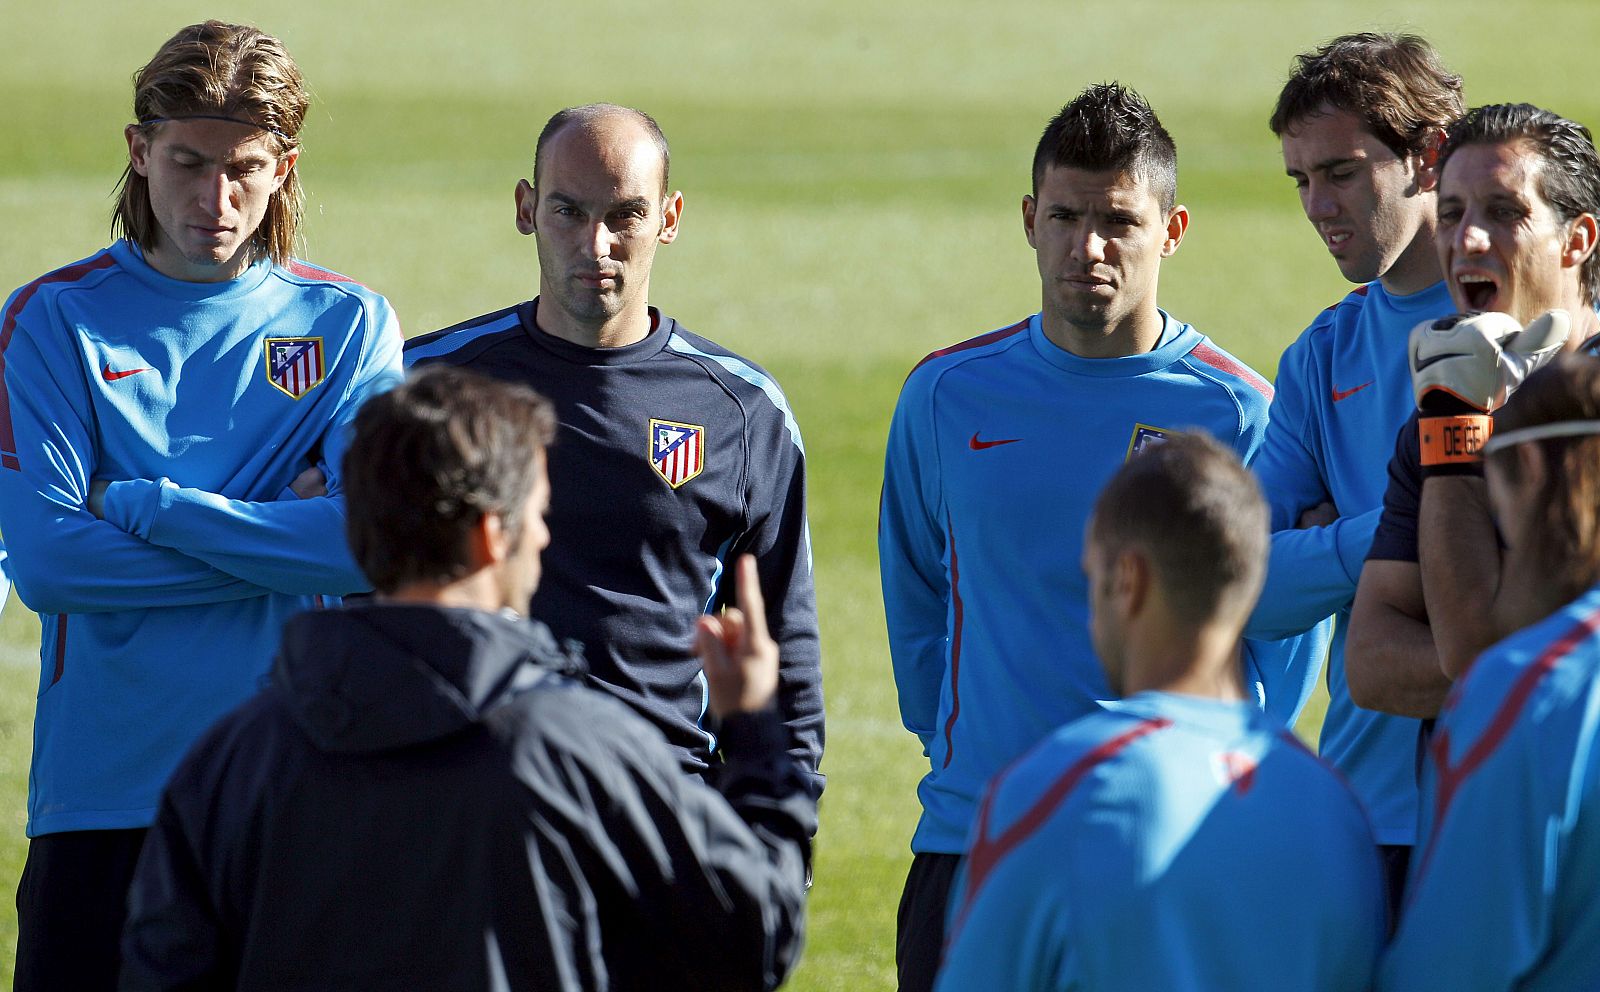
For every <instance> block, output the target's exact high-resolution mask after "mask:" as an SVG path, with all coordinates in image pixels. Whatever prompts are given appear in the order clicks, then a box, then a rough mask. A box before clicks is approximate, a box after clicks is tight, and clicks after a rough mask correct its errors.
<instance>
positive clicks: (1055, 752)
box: [1004, 708, 1173, 801]
mask: <svg viewBox="0 0 1600 992" xmlns="http://www.w3.org/2000/svg"><path fill="white" fill-rule="evenodd" d="M1172 725H1173V722H1172V720H1170V719H1168V718H1166V717H1162V716H1155V715H1149V714H1143V713H1135V712H1124V711H1121V710H1118V709H1109V708H1108V709H1104V710H1101V711H1099V712H1096V713H1091V714H1089V715H1088V716H1084V717H1080V718H1079V719H1077V720H1074V721H1072V722H1071V723H1069V724H1067V725H1066V726H1064V727H1062V728H1060V729H1059V730H1057V731H1056V732H1055V733H1053V734H1051V735H1050V736H1049V737H1047V738H1045V739H1044V741H1043V742H1041V743H1040V744H1039V745H1038V746H1037V747H1035V748H1034V749H1033V750H1032V751H1030V752H1029V753H1028V754H1027V755H1026V756H1024V757H1023V758H1022V759H1021V760H1019V761H1018V762H1017V763H1016V764H1015V765H1013V766H1012V768H1011V769H1010V770H1009V771H1007V772H1005V773H1004V777H1005V778H1006V779H1007V780H1009V781H1013V782H1016V783H1019V784H1023V783H1026V784H1024V786H1023V788H1024V791H1027V792H1031V793H1034V794H1038V793H1041V792H1042V793H1044V794H1046V795H1053V796H1056V797H1058V799H1059V800H1061V801H1065V800H1066V799H1067V798H1068V797H1070V796H1071V795H1072V794H1073V793H1074V792H1077V791H1079V790H1080V789H1081V788H1082V787H1083V786H1084V785H1086V784H1088V783H1091V782H1092V781H1094V780H1095V779H1098V778H1101V777H1102V776H1105V775H1107V774H1115V775H1121V774H1124V773H1133V772H1132V771H1131V770H1132V769H1137V768H1140V767H1143V766H1144V765H1145V764H1146V755H1145V748H1143V747H1142V746H1141V744H1142V743H1143V742H1144V741H1145V739H1146V738H1149V737H1151V736H1152V735H1155V734H1159V733H1160V732H1161V731H1164V730H1166V729H1168V728H1169V727H1171V726H1172Z"/></svg>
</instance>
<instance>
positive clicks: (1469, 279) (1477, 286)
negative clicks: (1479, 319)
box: [1456, 275, 1500, 310]
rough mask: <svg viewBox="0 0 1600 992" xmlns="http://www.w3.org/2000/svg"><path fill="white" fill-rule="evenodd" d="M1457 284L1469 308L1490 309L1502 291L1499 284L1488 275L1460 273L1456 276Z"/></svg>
mask: <svg viewBox="0 0 1600 992" xmlns="http://www.w3.org/2000/svg"><path fill="white" fill-rule="evenodd" d="M1456 286H1457V287H1459V288H1460V290H1461V298H1462V300H1464V301H1465V302H1466V304H1467V308H1468V309H1469V310H1488V309H1490V308H1491V304H1493V303H1494V300H1495V297H1496V296H1497V295H1498V294H1499V292H1500V286H1499V284H1497V283H1496V282H1495V281H1494V280H1493V279H1491V278H1489V277H1488V276H1480V275H1460V276H1457V277H1456Z"/></svg>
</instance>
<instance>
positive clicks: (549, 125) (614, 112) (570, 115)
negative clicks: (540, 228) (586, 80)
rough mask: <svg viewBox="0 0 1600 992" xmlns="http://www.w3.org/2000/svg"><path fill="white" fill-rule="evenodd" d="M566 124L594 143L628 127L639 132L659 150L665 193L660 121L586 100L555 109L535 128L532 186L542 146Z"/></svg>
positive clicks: (665, 166)
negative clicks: (577, 105) (537, 129)
mask: <svg viewBox="0 0 1600 992" xmlns="http://www.w3.org/2000/svg"><path fill="white" fill-rule="evenodd" d="M569 128H576V129H579V130H581V131H583V132H584V134H585V135H586V136H588V137H589V138H590V139H591V140H592V141H594V142H595V143H596V144H601V143H604V142H607V141H609V140H615V139H616V138H617V137H619V136H620V135H621V134H625V133H626V132H628V131H636V132H638V133H642V134H643V135H644V136H645V137H647V138H649V139H650V141H651V142H653V143H654V144H655V146H656V149H657V150H658V151H660V153H661V195H662V196H666V195H667V190H668V189H669V188H670V186H669V178H668V170H669V166H670V164H671V155H670V153H669V152H668V149H667V136H666V135H664V134H662V133H661V125H659V124H657V123H656V121H655V118H654V117H651V116H650V115H649V114H647V113H645V112H644V111H642V110H635V109H633V108H632V107H622V106H618V105H617V104H615V103H586V104H584V105H583V106H581V107H568V108H567V109H565V110H562V111H558V112H557V113H556V114H555V116H553V117H551V118H550V119H549V120H548V121H546V122H545V125H544V130H542V131H540V132H539V142H538V144H537V145H535V146H534V152H533V186H534V188H535V189H538V188H539V174H540V171H541V166H542V165H543V164H544V155H545V148H546V147H547V146H548V145H549V143H550V141H551V140H552V139H553V138H555V137H556V136H557V135H559V134H561V133H563V132H565V131H566V130H568V129H569Z"/></svg>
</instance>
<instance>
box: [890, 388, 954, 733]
mask: <svg viewBox="0 0 1600 992" xmlns="http://www.w3.org/2000/svg"><path fill="white" fill-rule="evenodd" d="M931 410H932V407H931V398H930V397H929V396H928V395H927V385H926V383H925V381H924V378H923V377H919V376H917V374H916V373H912V375H911V377H910V378H908V379H907V380H906V384H905V387H904V389H903V390H902V391H901V394H900V401H899V404H898V405H897V406H896V408H895V412H894V419H893V421H892V422H891V423H890V425H889V441H888V450H887V454H886V455H885V458H884V468H883V493H882V496H881V498H880V501H879V518H878V568H879V570H880V575H881V580H882V583H883V612H884V617H885V619H886V620H887V622H888V629H889V656H890V659H891V661H892V662H893V665H894V678H895V686H896V688H897V689H898V691H899V696H900V718H901V720H902V722H904V724H905V726H906V729H907V730H910V731H911V732H912V733H914V734H916V735H917V737H918V738H920V739H921V741H922V746H923V749H924V751H926V750H927V748H928V743H929V741H930V740H932V738H933V734H934V731H935V728H936V724H937V722H938V712H939V692H940V686H941V683H942V682H943V679H944V669H945V656H946V653H947V648H948V633H947V627H946V624H947V616H948V612H949V597H950V583H949V579H948V576H947V574H946V572H945V565H944V556H945V544H946V535H945V531H944V528H943V527H942V526H941V525H940V519H939V509H938V507H939V503H940V496H939V481H938V454H937V449H936V447H935V445H934V438H933V433H934V432H933V424H932V412H931Z"/></svg>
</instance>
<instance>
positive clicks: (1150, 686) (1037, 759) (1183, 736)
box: [939, 436, 1384, 992]
mask: <svg viewBox="0 0 1600 992" xmlns="http://www.w3.org/2000/svg"><path fill="white" fill-rule="evenodd" d="M1267 545H1268V531H1267V507H1266V504H1265V503H1264V502H1263V500H1262V498H1261V493H1260V490H1259V489H1258V487H1257V485H1256V482H1255V480H1254V479H1253V478H1252V477H1251V475H1250V473H1249V472H1248V471H1247V470H1246V469H1245V468H1244V466H1243V465H1241V464H1240V463H1239V460H1238V458H1237V457H1236V456H1234V455H1233V454H1232V453H1231V452H1230V451H1228V450H1227V449H1226V448H1223V447H1222V446H1221V445H1219V444H1217V443H1216V442H1215V441H1212V440H1211V439H1209V438H1206V437H1201V436H1194V437H1177V438H1173V439H1172V440H1170V441H1168V442H1167V443H1166V444H1164V445H1161V446H1159V447H1157V448H1154V449H1152V450H1150V451H1149V452H1146V453H1144V454H1141V455H1139V456H1137V457H1135V458H1134V459H1132V460H1131V461H1130V462H1129V463H1128V464H1127V465H1125V466H1124V467H1123V468H1122V469H1121V471H1119V472H1118V473H1117V475H1116V476H1114V477H1113V478H1112V480H1111V481H1110V483H1108V484H1107V485H1106V488H1105V491H1104V492H1103V493H1102V494H1101V496H1100V499H1099V501H1098V503H1097V504H1096V506H1095V509H1094V516H1093V518H1092V520H1091V522H1090V524H1089V527H1088V536H1087V538H1086V546H1085V548H1084V554H1083V569H1084V572H1085V573H1086V575H1087V577H1088V583H1089V629H1090V631H1091V633H1092V636H1093V640H1094V646H1095V650H1096V652H1097V653H1098V655H1099V658H1100V663H1101V665H1103V666H1104V668H1105V673H1106V678H1107V682H1108V684H1109V686H1110V688H1111V690H1112V692H1114V693H1115V694H1117V695H1119V696H1122V697H1124V698H1123V699H1122V700H1121V701H1120V702H1110V703H1106V704H1105V710H1106V711H1105V712H1100V713H1095V714H1093V715H1090V716H1086V717H1084V718H1082V719H1080V720H1078V721H1076V722H1074V723H1072V724H1071V725H1069V726H1067V727H1064V728H1062V729H1061V730H1059V731H1057V732H1056V733H1054V734H1053V735H1051V736H1050V737H1048V738H1047V739H1046V740H1045V742H1044V743H1043V744H1040V745H1039V746H1038V747H1036V748H1035V749H1034V750H1033V751H1032V752H1030V753H1029V754H1028V755H1027V756H1026V757H1024V758H1023V759H1022V760H1021V761H1019V762H1017V763H1016V764H1015V765H1013V766H1012V767H1011V768H1010V769H1008V770H1007V771H1006V772H1005V773H1004V774H1003V775H1001V776H1000V777H999V778H998V779H997V780H996V781H995V782H994V783H993V784H992V785H991V786H990V787H989V789H988V790H987V791H986V794H985V796H984V799H983V803H982V805H981V806H980V807H979V813H978V817H977V822H976V824H975V825H974V826H973V832H972V841H971V851H970V853H969V854H968V857H967V863H966V868H965V871H964V873H963V875H962V876H961V881H960V882H958V884H957V886H956V889H955V893H954V899H953V906H952V911H951V926H952V932H951V938H950V945H949V951H948V954H947V956H946V958H945V963H944V967H943V969H942V971H941V973H940V978H939V988H941V989H948V990H950V992H958V990H968V989H992V990H996V992H1001V990H1018V992H1021V990H1025V989H1047V988H1048V989H1068V988H1070V989H1082V990H1085V992H1091V990H1096V989H1176V988H1203V989H1268V988H1270V989H1276V990H1282V992H1292V990H1299V992H1360V990H1364V989H1366V988H1367V987H1368V984H1369V982H1370V981H1371V978H1372V966H1373V963H1374V961H1375V960H1376V958H1377V954H1378V950H1379V948H1380V947H1381V946H1382V942H1383V933H1384V917H1383V885H1382V881H1381V876H1380V871H1379V865H1378V854H1377V851H1376V850H1375V849H1374V847H1373V843H1372V833H1371V831H1370V830H1369V828H1368V826H1367V822H1366V818H1365V817H1364V816H1363V815H1362V812H1361V807H1360V804H1358V803H1357V802H1356V799H1355V796H1353V795H1352V794H1351V792H1350V790H1349V788H1348V787H1346V786H1345V785H1344V783H1342V782H1341V781H1339V778H1338V776H1337V775H1335V774H1334V773H1333V772H1332V771H1331V770H1330V769H1329V768H1328V767H1327V766H1325V765H1323V764H1322V763H1321V762H1320V761H1319V760H1318V759H1317V758H1316V757H1314V756H1313V755H1311V754H1310V753H1309V752H1308V751H1306V750H1305V748H1304V747H1303V746H1301V745H1300V743H1299V742H1298V741H1297V740H1295V738H1294V736H1293V735H1292V734H1291V733H1290V732H1289V731H1288V729H1287V728H1285V727H1284V725H1283V724H1282V723H1281V722H1280V721H1278V720H1277V719H1275V718H1274V717H1272V716H1270V715H1268V714H1266V713H1263V712H1262V711H1261V709H1260V707H1259V706H1258V705H1257V704H1256V701H1255V700H1254V699H1252V698H1250V697H1249V696H1247V695H1246V694H1245V686H1244V684H1243V682H1242V681H1241V679H1240V677H1239V667H1238V663H1237V657H1236V655H1237V648H1236V645H1237V643H1238V639H1239V632H1240V628H1241V627H1242V626H1243V624H1244V620H1245V618H1246V617H1247V616H1248V615H1249V613H1250V609H1251V607H1252V606H1253V605H1254V604H1255V600H1256V594H1257V593H1258V592H1259V590H1260V588H1261V580H1262V575H1263V573H1264V572H1265V570H1266V557H1267ZM1230 866H1231V867H1230ZM1235 868H1236V869H1237V870H1234V869H1235ZM1263 934H1271V935H1272V937H1271V939H1270V940H1263V939H1262V935H1263Z"/></svg>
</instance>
